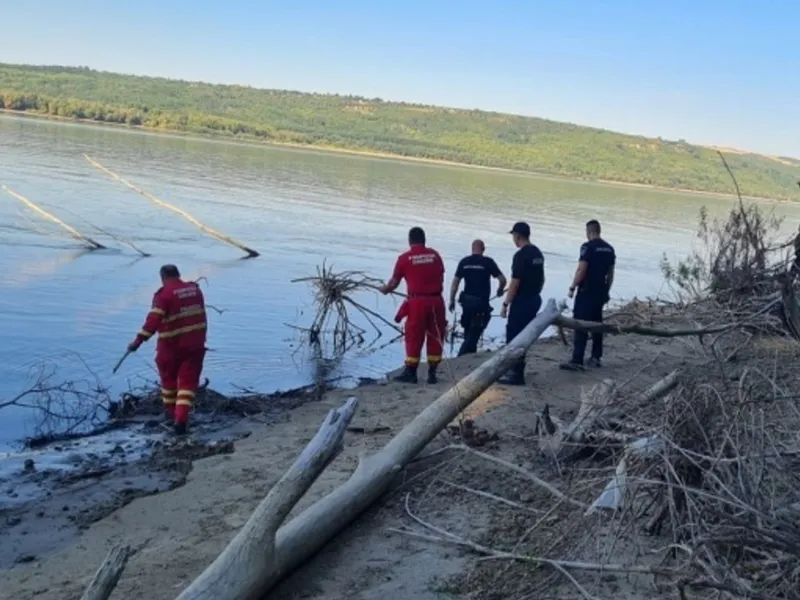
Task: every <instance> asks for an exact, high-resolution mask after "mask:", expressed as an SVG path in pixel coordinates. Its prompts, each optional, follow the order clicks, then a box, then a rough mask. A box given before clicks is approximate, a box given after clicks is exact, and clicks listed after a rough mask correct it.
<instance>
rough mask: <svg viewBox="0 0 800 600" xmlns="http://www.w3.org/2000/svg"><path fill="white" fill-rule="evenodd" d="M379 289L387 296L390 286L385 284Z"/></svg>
mask: <svg viewBox="0 0 800 600" xmlns="http://www.w3.org/2000/svg"><path fill="white" fill-rule="evenodd" d="M378 291H379V292H380V293H381V294H383V295H384V296H385V295H386V294H388V293H389V286H388V285H385V284H384V285H382V286H381V287H379V288H378Z"/></svg>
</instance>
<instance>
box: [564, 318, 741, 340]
mask: <svg viewBox="0 0 800 600" xmlns="http://www.w3.org/2000/svg"><path fill="white" fill-rule="evenodd" d="M556 325H559V326H561V327H566V328H567V329H578V330H580V331H586V332H588V333H610V334H614V333H635V334H637V335H648V336H651V337H662V338H674V337H686V336H690V335H696V336H700V337H702V336H704V335H708V334H710V333H721V332H723V331H728V330H729V329H733V328H735V327H737V326H738V325H739V324H738V323H729V324H726V325H715V326H713V327H702V328H700V327H698V328H689V329H660V328H658V327H646V326H644V325H615V324H614V323H596V322H594V321H582V320H580V319H573V318H570V317H565V316H564V315H559V316H558V319H556Z"/></svg>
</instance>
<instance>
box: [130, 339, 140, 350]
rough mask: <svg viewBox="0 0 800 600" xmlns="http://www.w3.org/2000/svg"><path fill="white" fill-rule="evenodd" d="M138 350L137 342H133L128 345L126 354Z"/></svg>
mask: <svg viewBox="0 0 800 600" xmlns="http://www.w3.org/2000/svg"><path fill="white" fill-rule="evenodd" d="M138 349H139V342H138V341H136V340H133V341H132V342H131V343H130V344H128V352H136V351H137V350H138Z"/></svg>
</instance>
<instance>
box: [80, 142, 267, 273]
mask: <svg viewBox="0 0 800 600" xmlns="http://www.w3.org/2000/svg"><path fill="white" fill-rule="evenodd" d="M83 156H84V157H85V158H86V160H88V161H89V164H91V165H92V166H93V167H95V168H96V169H99V170H100V171H102V172H103V173H105V174H106V175H108V176H109V177H111V178H112V179H116V180H117V181H119V182H120V183H121V184H123V185H125V186H127V187H129V188H130V189H132V190H133V191H134V192H136V193H137V194H141V195H142V196H144V197H145V198H147V199H148V200H150V201H151V202H153V203H155V204H158V205H159V206H163V207H164V208H167V209H169V210H171V211H172V212H175V213H178V214H179V215H180V216H182V217H183V218H184V219H186V220H187V221H189V222H190V223H192V224H193V225H195V226H196V227H197V228H198V229H200V230H202V231H205V232H206V233H207V234H208V235H210V236H212V237H215V238H217V239H218V240H222V241H223V242H226V243H228V244H231V245H232V246H236V247H237V248H239V249H240V250H244V252H246V253H247V257H248V258H255V257H256V256H258V255H259V254H258V252H256V251H255V250H253V249H252V248H248V247H247V246H245V245H244V244H242V243H241V242H237V241H236V240H234V239H233V238H231V237H228V236H227V235H225V234H223V233H220V232H219V231H216V230H214V229H211V227H208V226H207V225H203V224H202V223H201V222H200V221H198V220H197V219H195V218H194V217H193V216H192V215H190V214H189V213H188V212H186V211H185V210H183V209H180V208H178V207H177V206H175V205H173V204H170V203H169V202H164V201H163V200H161V199H159V198H156V197H155V196H153V194H150V193H148V192H146V191H144V190H143V189H142V188H140V187H138V186H136V185H134V184H132V183H131V182H130V181H128V180H126V179H123V178H122V177H121V176H119V175H117V174H116V173H114V171H112V170H110V169H107V168H106V167H104V166H103V165H101V164H100V163H99V162H97V161H96V160H94V159H93V158H92V157H91V156H89V155H88V154H84V155H83Z"/></svg>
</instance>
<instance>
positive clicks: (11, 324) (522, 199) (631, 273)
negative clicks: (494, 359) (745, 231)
mask: <svg viewBox="0 0 800 600" xmlns="http://www.w3.org/2000/svg"><path fill="white" fill-rule="evenodd" d="M84 153H87V154H89V155H91V156H93V157H94V158H96V159H97V160H98V161H100V162H101V163H103V164H104V165H105V166H107V167H109V168H110V169H112V170H114V171H116V172H117V173H119V174H120V175H122V176H123V177H125V178H127V179H128V180H129V181H131V182H133V183H135V184H137V185H139V186H140V187H141V188H143V189H145V190H147V191H149V192H150V193H152V194H154V195H156V196H158V197H160V198H162V199H164V200H166V201H168V202H171V203H174V204H176V205H178V206H180V207H182V208H184V209H186V210H187V211H189V212H191V213H192V214H194V215H195V216H196V217H197V218H198V219H200V220H201V221H203V222H205V223H206V224H208V225H209V226H212V227H214V228H216V229H218V230H220V231H222V232H224V233H226V234H228V235H230V236H232V237H234V238H236V239H239V240H241V241H243V242H245V243H246V244H248V245H249V246H251V247H253V248H255V249H257V250H258V251H260V252H261V253H262V255H261V256H260V257H259V258H256V259H254V260H241V258H240V257H241V256H242V253H241V252H240V251H239V250H237V249H236V248H234V247H232V246H229V245H226V244H224V243H222V242H220V241H218V240H215V239H213V238H211V237H209V236H207V235H205V234H204V233H202V232H201V231H200V230H198V229H197V228H195V227H194V226H193V225H192V224H190V223H189V222H187V221H186V220H184V219H183V218H181V217H180V216H178V215H175V214H174V213H172V212H169V211H167V210H165V209H163V208H161V207H158V206H156V205H154V204H152V203H151V202H150V201H148V200H147V199H145V198H144V197H142V196H140V195H138V194H136V193H134V192H132V191H131V190H129V189H127V188H125V187H124V186H122V185H121V184H120V183H118V182H116V181H114V180H112V179H110V178H109V177H108V176H107V175H105V174H103V173H101V172H100V171H98V170H96V169H94V168H93V167H92V166H91V165H90V164H89V163H88V162H87V161H86V160H85V159H84V157H83V154H84ZM0 184H5V185H7V186H8V187H9V188H11V189H12V190H14V191H16V192H18V193H19V194H22V195H23V196H25V197H27V198H29V199H30V200H32V201H34V202H36V203H38V204H39V205H41V206H42V207H44V208H46V209H47V210H50V211H51V212H53V213H54V214H56V215H57V216H59V217H61V218H62V219H63V220H65V221H66V222H68V223H70V224H72V225H73V226H75V227H76V228H78V229H80V230H82V231H84V232H85V233H87V234H89V235H90V236H92V237H94V238H95V239H97V240H98V241H100V242H101V243H104V244H106V243H107V244H108V246H109V247H111V248H113V249H112V250H108V251H98V252H91V253H87V252H85V251H83V250H82V249H81V247H80V245H79V244H78V243H77V242H75V241H73V240H70V239H68V238H64V237H57V236H55V235H53V234H55V233H59V229H58V228H57V227H54V226H53V225H52V224H50V223H47V222H46V221H44V220H42V218H41V217H39V216H37V215H36V214H35V213H33V212H31V211H30V210H29V209H27V208H25V206H23V205H22V204H21V203H20V202H19V201H18V200H15V199H14V198H12V197H11V196H9V195H7V194H5V193H2V192H0V331H2V332H3V334H2V344H0V399H8V398H11V397H13V396H14V395H16V394H17V393H19V392H20V391H22V390H24V389H25V388H26V386H27V385H28V384H29V382H30V381H31V378H32V377H35V376H36V374H37V373H39V372H40V370H41V369H42V368H45V369H49V370H50V371H48V372H50V373H51V374H52V381H54V382H55V381H63V380H70V379H81V380H85V379H86V378H87V377H89V376H91V377H96V378H97V379H98V380H99V381H100V384H101V385H102V386H105V387H108V388H109V389H110V391H111V392H112V393H113V394H117V393H119V392H121V391H124V390H125V389H127V388H128V387H129V386H131V385H137V384H139V383H141V382H142V381H144V380H145V379H150V380H152V379H154V378H155V371H154V365H153V344H152V343H151V344H149V345H147V346H145V347H143V349H142V350H140V351H139V352H138V353H137V354H135V355H133V356H132V357H130V358H129V359H128V360H127V361H126V362H125V364H124V365H123V367H122V368H121V369H120V371H119V372H118V373H117V374H116V375H112V373H111V370H112V367H113V365H114V364H115V363H116V361H117V360H118V358H119V357H120V356H121V354H122V353H123V352H124V350H125V346H126V344H127V343H128V342H129V341H130V340H131V339H132V336H133V335H134V334H135V333H136V331H137V330H138V329H139V327H140V325H141V323H142V320H143V318H144V316H145V314H146V312H147V310H148V308H149V302H150V299H151V297H152V294H153V292H154V291H155V290H156V289H157V288H158V286H159V280H158V268H159V266H160V265H161V264H163V263H168V262H171V263H175V264H177V265H178V266H179V267H180V269H181V270H182V272H183V273H184V275H185V276H186V277H188V278H191V279H195V278H197V277H200V276H204V277H206V278H207V280H208V285H207V286H205V287H204V292H205V295H206V299H207V302H208V303H210V304H213V305H214V306H216V307H218V308H220V309H222V310H224V312H223V313H222V314H217V313H215V312H213V311H210V314H209V319H210V325H209V347H210V348H212V349H213V352H210V353H209V354H208V357H207V362H206V372H205V374H206V376H208V377H209V378H210V380H211V385H212V387H214V388H215V389H218V390H220V391H223V392H226V391H233V390H235V389H236V388H237V387H240V388H250V389H256V390H259V391H264V392H267V391H272V390H276V389H288V388H292V387H296V386H300V385H303V384H306V383H308V382H309V380H310V377H311V367H310V366H309V364H308V363H307V360H306V359H307V357H305V356H304V354H303V352H302V350H301V349H300V346H301V344H298V333H297V332H296V331H295V330H294V329H292V327H291V325H303V324H306V325H307V324H308V323H309V322H310V320H311V318H312V317H313V314H314V306H313V302H312V298H311V293H310V288H309V287H308V286H306V285H303V284H297V283H291V280H292V279H295V278H299V277H305V276H309V275H314V274H315V272H316V269H317V266H318V265H320V264H321V263H322V262H323V261H327V263H328V264H329V265H333V267H334V268H335V269H336V270H348V269H354V270H363V271H366V272H367V273H369V274H371V275H374V276H376V277H380V278H386V277H388V275H389V274H390V271H391V268H392V265H393V262H394V257H395V256H396V255H397V253H398V252H401V251H403V250H404V248H405V238H406V234H407V231H408V228H409V227H410V226H413V225H420V226H422V227H424V228H425V230H426V232H427V235H428V240H429V244H430V245H431V246H433V247H435V248H437V249H438V250H439V251H440V252H441V253H442V255H443V257H444V258H445V260H446V263H447V267H448V270H449V274H448V280H449V275H452V273H453V270H454V269H455V265H456V263H457V261H458V260H459V259H460V258H461V257H462V256H463V255H465V254H467V253H468V252H469V247H470V242H471V240H472V239H473V238H475V237H480V238H482V239H483V240H484V241H485V242H486V245H487V254H489V255H491V256H493V257H494V258H495V259H496V260H497V262H498V264H499V265H500V266H501V268H503V269H504V270H505V271H506V273H508V269H509V267H510V262H511V256H512V254H513V251H514V248H513V246H512V244H511V241H510V239H509V236H508V234H507V232H508V230H509V228H510V226H511V224H512V223H513V222H514V221H516V220H526V221H528V222H529V223H530V224H531V226H532V229H533V238H534V241H535V243H537V244H538V245H539V246H540V247H541V248H542V250H543V251H544V253H545V257H546V269H547V285H546V287H545V292H544V296H545V297H550V296H556V297H564V295H565V291H566V288H567V286H568V285H569V282H570V277H571V275H572V272H573V270H574V267H575V263H576V260H577V252H578V247H579V246H580V244H581V243H582V241H583V235H584V228H583V224H584V223H585V222H586V221H587V220H588V219H590V218H597V219H599V220H600V221H601V223H602V224H603V227H604V230H603V232H604V237H605V238H606V239H607V240H608V241H610V242H611V243H612V244H613V245H614V246H615V248H616V251H617V255H618V257H619V259H618V268H617V277H616V283H615V289H614V296H615V297H622V298H631V297H633V296H639V297H644V296H654V295H659V294H663V293H665V290H664V288H663V282H662V277H661V273H660V270H659V262H660V260H661V257H662V255H663V253H664V252H667V254H668V255H670V256H671V257H673V258H675V257H679V256H681V255H684V254H686V252H687V251H688V250H689V249H690V248H691V246H692V244H693V243H695V230H696V223H697V215H698V211H699V209H700V207H701V206H702V205H706V206H707V207H708V208H709V211H710V212H711V213H712V214H723V213H724V212H725V211H727V210H728V209H729V208H730V206H731V204H732V200H731V199H730V198H719V197H710V196H697V195H687V194H679V193H672V192H661V191H653V190H647V189H640V188H633V187H619V186H613V185H606V184H587V183H579V182H571V181H564V180H556V179H547V178H538V177H532V176H528V175H523V174H509V173H501V172H491V171H484V170H477V169H468V168H458V167H445V166H439V165H430V164H421V163H412V162H403V161H396V160H386V159H374V158H366V157H357V156H352V155H345V154H335V153H325V152H312V151H301V150H291V149H276V148H269V147H264V146H255V145H246V144H235V143H227V142H219V141H210V140H198V139H190V138H185V137H178V136H166V135H152V134H144V133H141V132H135V131H128V130H123V129H115V128H104V127H94V126H83V125H76V124H68V123H55V122H49V121H43V120H35V119H27V118H15V117H0ZM775 209H776V212H777V213H778V214H780V215H785V216H786V217H788V219H787V225H786V228H787V230H789V229H794V228H795V227H796V225H795V224H796V223H797V222H798V220H800V208H798V207H795V206H791V205H777V206H776V207H775ZM87 221H88V222H89V223H91V224H93V225H96V226H97V227H99V228H102V229H104V230H106V231H108V232H111V233H113V234H114V235H115V236H117V237H119V238H125V237H127V238H129V239H131V240H133V241H134V242H135V244H136V245H138V246H139V247H141V248H142V249H143V250H145V251H146V252H148V253H151V254H152V255H153V256H152V257H150V258H141V257H138V256H137V254H136V253H135V252H134V251H133V250H132V249H130V248H129V247H126V246H124V245H120V244H118V243H116V242H115V241H114V240H113V239H110V238H109V237H108V236H106V235H105V234H103V233H100V232H98V231H97V230H95V229H93V228H92V226H91V225H90V224H87ZM363 301H364V302H365V303H366V304H367V305H368V306H369V307H370V308H372V309H374V310H376V311H377V312H379V313H381V314H383V315H385V316H386V317H387V318H391V317H392V316H393V315H394V312H395V310H396V304H395V303H394V301H393V300H392V299H389V298H377V297H373V296H372V295H367V296H366V297H364V298H363ZM502 330H503V322H502V321H501V320H499V319H495V320H493V322H492V323H491V325H490V328H489V335H499V334H500V333H501V332H502ZM402 356H403V350H402V347H401V346H400V345H398V344H394V345H391V346H388V347H386V348H384V349H382V350H379V351H377V352H370V353H353V355H352V356H350V357H349V358H348V360H347V362H346V363H345V364H344V365H343V369H344V370H345V371H346V372H347V373H350V374H357V375H360V376H379V375H382V374H383V373H385V372H386V371H387V370H390V369H393V368H396V367H397V366H399V365H400V364H401V361H402ZM90 373H92V374H93V375H89V374H90ZM31 427H32V418H31V414H30V411H26V410H24V409H17V408H14V407H9V408H5V409H2V414H0V447H4V446H5V447H8V445H9V444H11V443H12V442H14V441H15V440H18V439H20V438H21V437H23V436H24V435H27V434H28V433H30V430H31Z"/></svg>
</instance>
